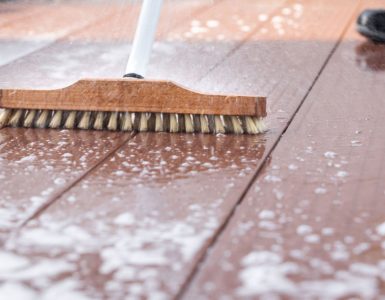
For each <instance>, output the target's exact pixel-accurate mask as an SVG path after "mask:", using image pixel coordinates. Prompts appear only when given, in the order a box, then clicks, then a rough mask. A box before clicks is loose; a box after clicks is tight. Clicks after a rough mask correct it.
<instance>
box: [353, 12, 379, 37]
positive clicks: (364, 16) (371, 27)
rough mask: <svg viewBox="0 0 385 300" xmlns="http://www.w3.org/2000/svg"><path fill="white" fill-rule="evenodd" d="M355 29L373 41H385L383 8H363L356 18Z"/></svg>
mask: <svg viewBox="0 0 385 300" xmlns="http://www.w3.org/2000/svg"><path fill="white" fill-rule="evenodd" d="M357 30H358V32H359V33H361V34H362V35H363V36H365V37H367V38H369V39H371V40H372V41H374V42H381V43H385V10H384V9H367V10H364V11H363V12H362V13H361V15H360V16H359V17H358V19H357Z"/></svg>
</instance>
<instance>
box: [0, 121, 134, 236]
mask: <svg viewBox="0 0 385 300" xmlns="http://www.w3.org/2000/svg"><path fill="white" fill-rule="evenodd" d="M0 133H1V135H0V136H1V139H2V140H3V141H2V143H1V144H0V179H1V180H0V207H1V225H0V242H2V240H4V238H6V237H7V236H8V235H9V232H10V231H11V230H12V229H14V228H16V227H18V226H20V225H21V224H22V223H23V222H24V221H26V219H27V218H29V217H31V216H33V214H34V213H36V212H37V211H38V210H39V209H41V208H42V207H44V205H47V204H48V203H49V202H50V201H52V200H53V199H55V198H56V197H57V196H58V195H60V194H61V193H63V191H65V190H66V189H68V187H69V186H71V185H72V184H73V182H76V181H77V180H79V179H80V178H81V177H82V176H83V175H84V174H85V173H87V172H88V171H89V170H91V169H92V168H93V167H94V165H95V164H97V163H100V162H101V161H102V160H103V158H104V157H106V156H107V155H108V154H110V153H111V152H112V151H114V150H115V149H116V147H118V146H119V145H121V144H122V143H124V142H125V141H126V140H127V139H128V138H129V137H130V135H129V134H118V133H112V134H111V133H109V132H92V133H91V132H89V133H88V132H87V133H85V132H82V131H76V130H73V131H67V130H62V131H55V130H39V129H10V128H7V129H2V130H1V131H0ZM11 137H12V138H11Z"/></svg>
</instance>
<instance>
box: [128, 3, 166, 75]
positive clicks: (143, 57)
mask: <svg viewBox="0 0 385 300" xmlns="http://www.w3.org/2000/svg"><path fill="white" fill-rule="evenodd" d="M162 2H163V0H144V1H143V4H142V8H141V10H140V16H139V21H138V25H137V27H136V31H135V37H134V43H133V45H132V50H131V54H130V57H129V59H128V63H127V67H126V74H129V73H136V74H138V75H141V76H145V73H146V69H147V64H148V61H149V59H150V54H151V48H152V44H153V42H154V38H155V33H156V27H157V25H158V20H159V16H160V10H161V7H162Z"/></svg>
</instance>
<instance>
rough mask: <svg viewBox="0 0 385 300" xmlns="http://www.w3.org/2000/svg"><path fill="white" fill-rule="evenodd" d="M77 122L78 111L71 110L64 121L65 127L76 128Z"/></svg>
mask: <svg viewBox="0 0 385 300" xmlns="http://www.w3.org/2000/svg"><path fill="white" fill-rule="evenodd" d="M75 122H76V111H69V112H68V114H67V116H66V121H65V123H64V128H65V129H74V128H75Z"/></svg>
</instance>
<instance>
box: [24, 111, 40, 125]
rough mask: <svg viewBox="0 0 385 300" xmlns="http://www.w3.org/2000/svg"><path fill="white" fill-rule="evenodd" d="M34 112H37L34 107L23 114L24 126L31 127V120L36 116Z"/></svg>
mask: <svg viewBox="0 0 385 300" xmlns="http://www.w3.org/2000/svg"><path fill="white" fill-rule="evenodd" d="M36 114H37V111H36V110H34V109H32V110H29V111H28V112H27V113H26V115H25V119H24V123H23V126H24V127H32V125H33V121H34V120H35V117H36Z"/></svg>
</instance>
